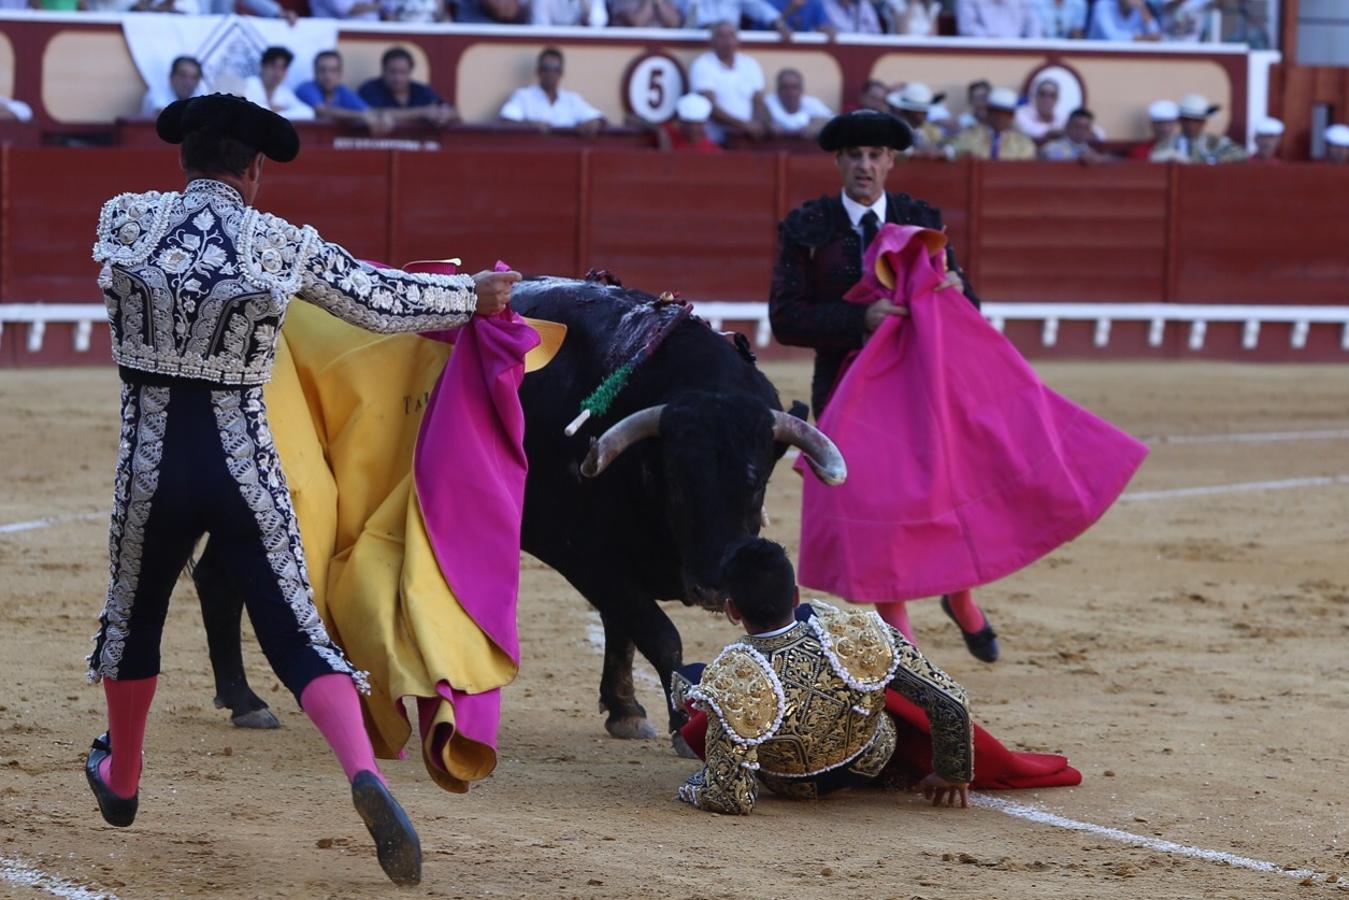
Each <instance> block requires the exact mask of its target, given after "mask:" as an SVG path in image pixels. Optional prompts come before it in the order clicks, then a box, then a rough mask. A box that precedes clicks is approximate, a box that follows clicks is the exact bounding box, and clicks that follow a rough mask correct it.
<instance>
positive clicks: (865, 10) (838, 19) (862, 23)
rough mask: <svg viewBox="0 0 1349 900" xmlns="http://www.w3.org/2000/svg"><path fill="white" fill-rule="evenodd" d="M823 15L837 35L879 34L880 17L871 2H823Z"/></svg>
mask: <svg viewBox="0 0 1349 900" xmlns="http://www.w3.org/2000/svg"><path fill="white" fill-rule="evenodd" d="M824 14H825V16H826V17H827V18H828V19H829V25H830V26H831V27H832V28H833V29H834V31H835V32H837V33H838V34H880V33H881V17H880V15H879V14H877V12H876V7H875V6H873V5H872V3H871V0H824Z"/></svg>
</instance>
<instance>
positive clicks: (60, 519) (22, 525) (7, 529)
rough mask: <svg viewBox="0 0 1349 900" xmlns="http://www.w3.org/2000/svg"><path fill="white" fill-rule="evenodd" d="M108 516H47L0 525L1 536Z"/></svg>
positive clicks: (92, 513) (73, 514)
mask: <svg viewBox="0 0 1349 900" xmlns="http://www.w3.org/2000/svg"><path fill="white" fill-rule="evenodd" d="M105 516H107V513H103V512H86V513H71V514H69V515H63V516H47V517H45V518H42V519H29V520H28V521H27V522H10V523H8V524H6V525H0V534H18V533H19V532H21V531H34V530H36V529H38V528H50V527H51V526H53V525H65V524H66V523H67V522H87V521H89V520H90V519H101V518H103V517H105Z"/></svg>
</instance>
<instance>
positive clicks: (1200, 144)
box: [1177, 94, 1246, 165]
mask: <svg viewBox="0 0 1349 900" xmlns="http://www.w3.org/2000/svg"><path fill="white" fill-rule="evenodd" d="M1218 109H1219V107H1218V105H1217V104H1216V103H1209V102H1208V100H1207V99H1205V98H1204V97H1202V96H1201V95H1199V94H1186V95H1185V96H1184V97H1182V98H1180V138H1179V139H1178V140H1177V147H1178V149H1179V150H1180V152H1181V153H1182V154H1184V155H1185V156H1187V157H1189V160H1190V162H1197V163H1206V164H1208V165H1215V164H1217V163H1231V162H1245V161H1246V150H1245V148H1244V147H1242V146H1241V145H1240V144H1238V143H1237V142H1236V141H1234V140H1232V139H1231V138H1230V137H1228V136H1227V135H1225V134H1208V133H1207V132H1206V131H1205V130H1204V129H1205V128H1207V127H1208V120H1209V116H1212V115H1213V114H1214V113H1216V112H1217V111H1218Z"/></svg>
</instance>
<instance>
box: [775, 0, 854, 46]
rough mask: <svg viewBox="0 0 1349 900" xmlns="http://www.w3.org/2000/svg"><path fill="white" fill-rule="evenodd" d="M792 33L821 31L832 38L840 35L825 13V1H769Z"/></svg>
mask: <svg viewBox="0 0 1349 900" xmlns="http://www.w3.org/2000/svg"><path fill="white" fill-rule="evenodd" d="M769 2H770V3H772V4H773V6H774V7H775V8H776V9H777V10H778V12H779V13H780V14H781V15H782V21H783V24H785V25H786V26H787V28H789V29H790V30H792V31H802V32H811V31H820V32H823V33H825V34H827V35H829V36H830V37H831V38H832V37H833V36H834V35H836V34H838V31H837V29H835V28H834V26H833V25H831V24H830V23H829V16H828V15H826V14H825V11H824V0H769Z"/></svg>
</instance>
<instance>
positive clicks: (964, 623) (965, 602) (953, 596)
mask: <svg viewBox="0 0 1349 900" xmlns="http://www.w3.org/2000/svg"><path fill="white" fill-rule="evenodd" d="M947 597H948V598H949V602H950V605H951V615H952V616H953V617H954V618H955V620H956V624H957V625H959V626H960V630H961V631H964V632H967V633H969V634H973V633H975V632H977V631H979V630H981V629H982V628H983V627H984V625H986V624H987V620H986V619H985V618H984V613H983V611H982V610H981V609H979V606H978V604H976V603H975V602H974V595H973V594H971V593H970V592H969V591H953V592H951V593H950V594H948V595H947ZM876 612H877V613H879V614H880V617H881V618H882V619H884V620H885V622H886V623H888V624H889V625H891V626H892V627H894V628H895V630H896V631H898V632H899V633H900V634H902V635H904V636H905V637H906V638H908V639H909V642H910V643H914V644H916V643H917V641H915V640H914V639H913V626H911V625H910V624H909V608H908V604H907V603H906V602H903V601H901V602H899V603H877V604H876Z"/></svg>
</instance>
